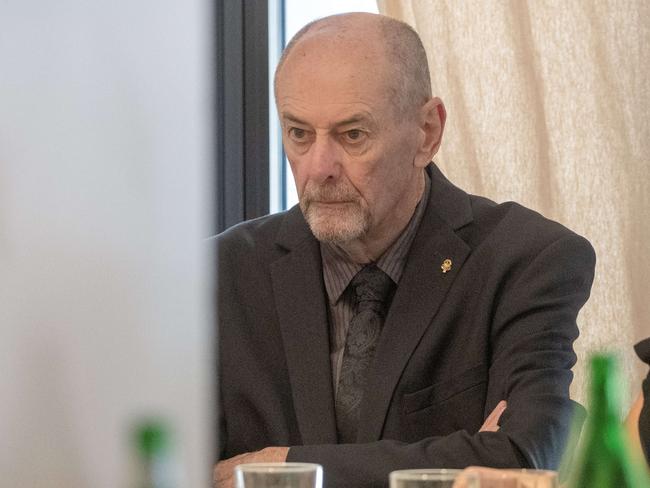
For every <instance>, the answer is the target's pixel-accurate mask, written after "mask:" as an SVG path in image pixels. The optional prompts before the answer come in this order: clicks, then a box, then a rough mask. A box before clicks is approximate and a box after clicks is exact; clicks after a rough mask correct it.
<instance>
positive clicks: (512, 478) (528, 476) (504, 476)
mask: <svg viewBox="0 0 650 488" xmlns="http://www.w3.org/2000/svg"><path fill="white" fill-rule="evenodd" d="M465 472H466V473H473V474H474V475H476V476H477V477H478V479H479V482H480V487H481V488H558V487H559V486H560V482H559V480H558V476H557V473H556V472H555V471H545V470H541V469H490V468H474V467H472V468H467V469H466V470H465Z"/></svg>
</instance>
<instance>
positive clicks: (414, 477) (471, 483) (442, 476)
mask: <svg viewBox="0 0 650 488" xmlns="http://www.w3.org/2000/svg"><path fill="white" fill-rule="evenodd" d="M389 480H390V488H456V487H462V488H478V486H479V485H478V478H477V476H476V475H475V474H473V473H464V472H463V471H462V470H460V469H404V470H400V471H393V472H392V473H391V474H390V477H389ZM454 483H456V484H454Z"/></svg>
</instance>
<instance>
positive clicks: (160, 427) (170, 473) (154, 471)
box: [133, 420, 179, 488]
mask: <svg viewBox="0 0 650 488" xmlns="http://www.w3.org/2000/svg"><path fill="white" fill-rule="evenodd" d="M133 442H134V444H135V446H134V447H135V451H136V454H137V470H136V474H135V476H136V480H135V482H134V483H133V488H177V487H178V486H179V484H178V469H177V468H178V467H177V466H176V465H175V463H174V449H173V438H172V435H171V432H170V431H169V429H168V427H167V426H166V425H165V423H164V422H162V421H159V420H144V421H141V422H139V423H138V424H137V425H136V426H135V428H134V431H133Z"/></svg>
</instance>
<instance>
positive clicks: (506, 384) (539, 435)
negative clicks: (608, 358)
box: [288, 234, 595, 488]
mask: <svg viewBox="0 0 650 488" xmlns="http://www.w3.org/2000/svg"><path fill="white" fill-rule="evenodd" d="M594 267H595V254H594V251H593V249H592V247H591V245H590V244H589V243H588V242H587V241H586V240H585V239H583V238H581V237H579V236H577V235H575V234H568V235H567V234H565V235H564V236H563V237H561V238H560V239H558V240H556V241H554V242H552V243H550V244H549V245H547V246H546V247H545V248H543V250H542V251H541V252H540V253H539V254H537V255H536V256H533V257H532V259H531V260H530V261H529V262H528V263H527V265H526V266H525V267H524V268H523V270H522V271H521V272H520V273H517V276H516V277H515V278H513V279H510V280H509V281H508V282H507V283H505V284H504V286H503V288H502V290H501V292H500V294H499V299H498V302H497V303H495V307H494V309H495V311H494V315H493V316H492V317H491V321H492V324H491V329H490V330H491V335H490V348H491V350H492V354H491V358H492V359H491V363H490V369H489V382H488V392H487V400H486V405H485V415H486V416H487V414H488V413H489V412H490V411H491V410H492V409H493V408H494V406H495V405H496V404H497V403H498V402H499V401H500V400H502V399H505V400H507V401H508V408H507V410H506V411H505V412H504V414H503V415H502V417H501V421H500V426H501V428H500V430H499V431H498V432H484V433H476V434H470V433H468V432H467V431H465V430H460V431H456V432H454V433H452V434H450V435H447V436H444V437H428V438H424V439H422V440H420V441H418V442H415V443H403V442H398V441H393V440H381V441H377V442H373V443H367V444H343V445H312V446H296V447H292V448H291V449H290V450H289V457H288V460H289V461H303V462H315V463H319V464H322V465H323V467H324V470H325V486H327V487H344V486H348V487H349V486H354V487H368V488H370V487H377V486H386V484H387V480H388V474H389V472H390V471H393V470H396V469H406V468H418V467H440V468H442V467H444V468H463V467H466V466H470V465H482V466H492V467H510V468H516V467H522V468H542V469H544V468H545V469H556V468H557V467H558V465H559V461H560V457H561V455H562V451H563V449H564V445H565V443H566V441H567V435H568V432H569V424H570V422H571V416H572V412H573V409H574V404H573V403H572V402H571V400H570V399H569V385H570V383H571V380H572V372H571V367H572V366H573V365H574V364H575V359H576V356H575V353H574V352H573V341H574V340H575V339H576V337H577V335H578V330H577V326H576V317H577V314H578V312H579V310H580V308H581V307H582V306H583V305H584V303H585V302H586V300H587V298H588V297H589V292H590V288H591V284H592V281H593V276H594Z"/></svg>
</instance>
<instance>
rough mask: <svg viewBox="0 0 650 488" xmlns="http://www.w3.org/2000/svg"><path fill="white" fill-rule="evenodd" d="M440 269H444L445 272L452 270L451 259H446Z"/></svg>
mask: <svg viewBox="0 0 650 488" xmlns="http://www.w3.org/2000/svg"><path fill="white" fill-rule="evenodd" d="M440 269H441V270H442V272H443V273H446V272H447V271H451V259H445V260H444V261H443V262H442V264H441V265H440Z"/></svg>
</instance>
